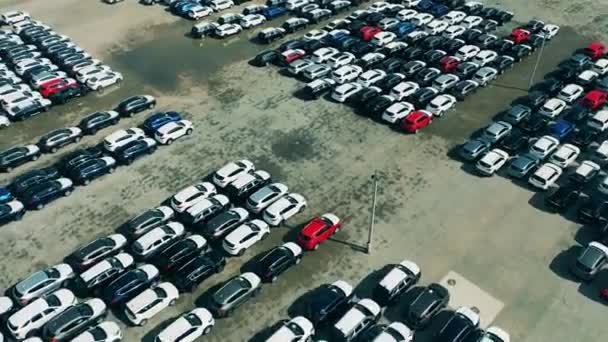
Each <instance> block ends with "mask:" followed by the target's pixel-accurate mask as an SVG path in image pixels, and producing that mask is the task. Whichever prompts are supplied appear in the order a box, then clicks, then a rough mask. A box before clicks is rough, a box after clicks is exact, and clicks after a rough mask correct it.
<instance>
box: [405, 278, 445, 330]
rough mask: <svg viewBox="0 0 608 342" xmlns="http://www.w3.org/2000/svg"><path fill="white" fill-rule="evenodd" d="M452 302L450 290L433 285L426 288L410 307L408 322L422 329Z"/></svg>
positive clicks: (407, 314) (408, 309) (407, 315)
mask: <svg viewBox="0 0 608 342" xmlns="http://www.w3.org/2000/svg"><path fill="white" fill-rule="evenodd" d="M449 300H450V293H449V292H448V290H447V289H446V288H445V287H443V286H441V285H439V284H437V283H433V284H431V285H429V286H428V287H426V288H425V289H424V290H423V291H422V292H420V294H419V295H418V297H416V299H414V301H413V302H412V303H411V304H410V305H409V307H408V308H407V313H406V320H407V321H408V323H410V324H411V325H410V326H412V327H416V328H422V327H424V326H426V325H427V324H428V323H429V321H430V320H431V318H433V317H434V316H435V315H436V314H437V313H438V312H439V311H441V310H442V309H443V308H445V307H446V306H447V304H448V302H449Z"/></svg>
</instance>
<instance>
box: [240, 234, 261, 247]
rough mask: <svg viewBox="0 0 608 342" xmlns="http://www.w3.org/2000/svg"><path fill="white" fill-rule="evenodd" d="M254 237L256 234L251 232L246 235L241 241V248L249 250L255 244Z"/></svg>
mask: <svg viewBox="0 0 608 342" xmlns="http://www.w3.org/2000/svg"><path fill="white" fill-rule="evenodd" d="M256 237H257V233H256V232H251V233H249V234H247V235H246V236H245V237H244V238H243V239H241V246H243V247H244V248H249V247H251V246H253V244H254V243H256V242H257V239H256Z"/></svg>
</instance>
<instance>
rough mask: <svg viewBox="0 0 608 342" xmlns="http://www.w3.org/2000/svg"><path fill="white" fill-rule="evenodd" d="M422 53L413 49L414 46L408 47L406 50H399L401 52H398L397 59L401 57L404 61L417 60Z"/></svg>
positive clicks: (420, 50)
mask: <svg viewBox="0 0 608 342" xmlns="http://www.w3.org/2000/svg"><path fill="white" fill-rule="evenodd" d="M423 53H424V50H423V49H421V48H419V47H415V46H410V47H408V48H406V49H403V50H401V52H399V57H401V58H403V59H405V60H413V59H419V58H420V57H421V56H422V54H423ZM406 65H407V64H406Z"/></svg>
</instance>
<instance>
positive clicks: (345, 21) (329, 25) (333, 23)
mask: <svg viewBox="0 0 608 342" xmlns="http://www.w3.org/2000/svg"><path fill="white" fill-rule="evenodd" d="M300 19H304V18H300ZM289 20H290V19H287V20H286V21H289ZM309 22H310V20H308V19H306V24H308V23H309ZM350 23H351V21H350V20H348V19H336V20H332V21H330V22H329V23H327V25H325V27H324V28H323V29H325V30H327V31H331V30H334V29H335V28H336V27H338V26H343V25H348V24H350Z"/></svg>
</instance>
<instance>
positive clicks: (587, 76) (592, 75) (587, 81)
mask: <svg viewBox="0 0 608 342" xmlns="http://www.w3.org/2000/svg"><path fill="white" fill-rule="evenodd" d="M599 77H600V75H599V74H598V73H597V72H595V71H593V70H585V71H583V72H581V73H580V74H578V76H576V83H578V84H583V85H589V86H591V85H593V82H595V80H597V79H598V78H599Z"/></svg>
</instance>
